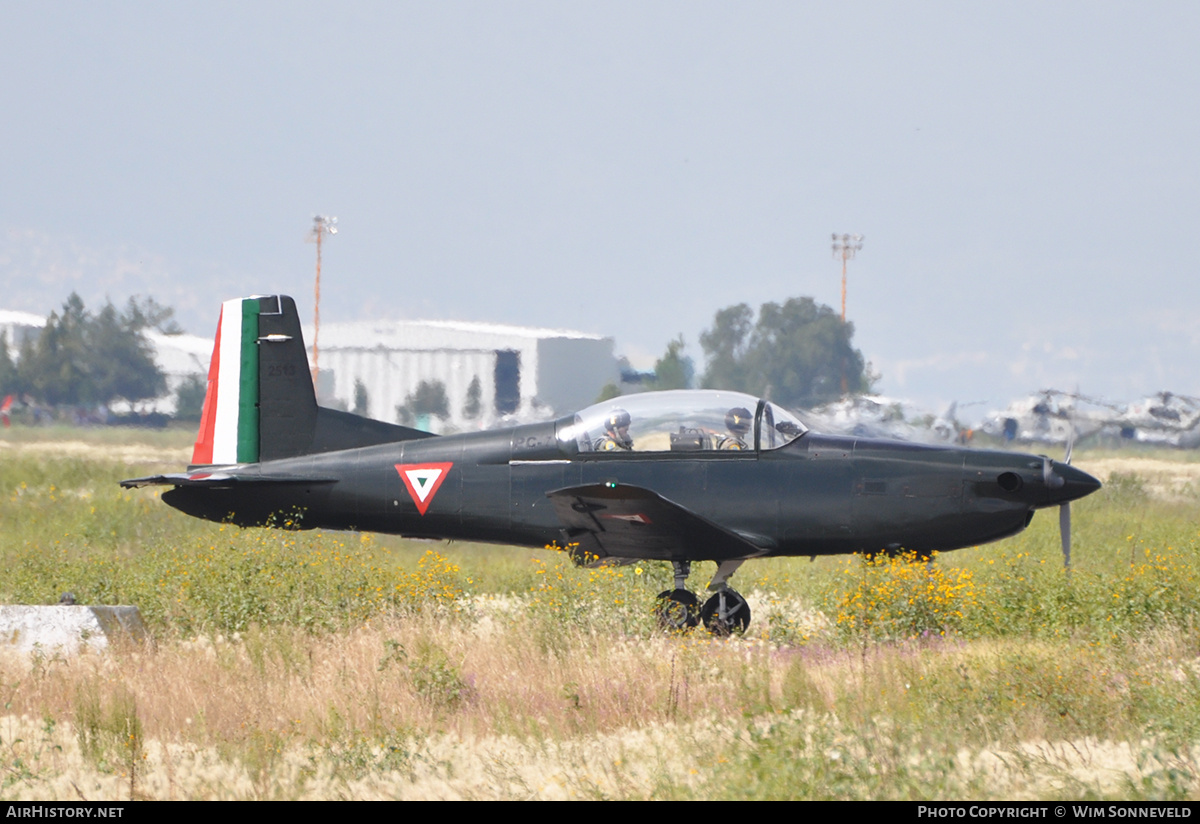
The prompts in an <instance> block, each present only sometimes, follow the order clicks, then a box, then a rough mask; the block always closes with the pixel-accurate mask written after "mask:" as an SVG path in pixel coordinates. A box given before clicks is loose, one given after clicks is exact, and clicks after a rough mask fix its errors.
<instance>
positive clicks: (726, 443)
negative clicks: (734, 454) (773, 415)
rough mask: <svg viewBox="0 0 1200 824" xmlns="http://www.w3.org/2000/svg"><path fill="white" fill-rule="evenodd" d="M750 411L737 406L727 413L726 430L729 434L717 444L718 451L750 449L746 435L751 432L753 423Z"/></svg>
mask: <svg viewBox="0 0 1200 824" xmlns="http://www.w3.org/2000/svg"><path fill="white" fill-rule="evenodd" d="M753 420H754V419H753V417H752V416H751V414H750V410H749V409H746V408H745V407H743V406H735V407H734V408H733V409H730V410H729V411H728V412H726V413H725V428H726V429H728V430H729V434H728V435H726V436H725V437H723V438H721V440H719V441H718V442H717V449H749V448H750V447H749V446H748V445H747V444H746V435H747V434H748V433H749V432H750V424H751V422H752V421H753Z"/></svg>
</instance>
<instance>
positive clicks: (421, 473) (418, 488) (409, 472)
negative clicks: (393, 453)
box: [396, 462, 454, 515]
mask: <svg viewBox="0 0 1200 824" xmlns="http://www.w3.org/2000/svg"><path fill="white" fill-rule="evenodd" d="M452 466H454V464H453V462H448V463H423V464H396V471H397V472H399V473H400V480H402V481H404V485H405V486H406V487H407V488H408V494H409V496H410V497H411V498H412V499H413V503H414V504H416V505H417V512H420V513H421V514H422V515H424V514H425V511H426V510H427V509H429V505H430V504H431V503H433V496H434V495H436V494H437V491H438V488H439V487H440V486H441V485H442V481H444V480H446V476H447V475H449V474H450V467H452Z"/></svg>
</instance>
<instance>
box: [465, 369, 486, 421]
mask: <svg viewBox="0 0 1200 824" xmlns="http://www.w3.org/2000/svg"><path fill="white" fill-rule="evenodd" d="M482 411H483V387H482V386H481V385H480V383H479V376H478V375H476V376H475V377H473V378H471V383H470V385H468V386H467V400H466V402H465V403H464V404H463V417H464V418H466V419H467V420H469V421H471V420H475V419H476V418H478V417H479V413H480V412H482Z"/></svg>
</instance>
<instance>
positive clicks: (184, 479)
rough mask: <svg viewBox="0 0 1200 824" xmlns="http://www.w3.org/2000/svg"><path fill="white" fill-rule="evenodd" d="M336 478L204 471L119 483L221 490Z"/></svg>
mask: <svg viewBox="0 0 1200 824" xmlns="http://www.w3.org/2000/svg"><path fill="white" fill-rule="evenodd" d="M336 482H337V478H305V477H300V476H298V475H263V474H260V473H257V472H235V471H224V472H223V471H221V470H216V471H205V470H195V471H192V472H175V473H171V474H169V475H148V476H146V477H145V478H130V479H128V480H125V481H121V486H123V487H124V488H126V489H136V488H141V487H143V486H201V487H209V488H210V489H221V488H228V487H232V486H238V485H241V484H332V483H336Z"/></svg>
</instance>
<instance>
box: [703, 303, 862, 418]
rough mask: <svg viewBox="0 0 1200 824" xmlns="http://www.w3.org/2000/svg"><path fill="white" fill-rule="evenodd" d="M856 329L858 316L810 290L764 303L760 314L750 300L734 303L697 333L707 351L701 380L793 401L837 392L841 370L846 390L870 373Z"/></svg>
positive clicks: (855, 388)
mask: <svg viewBox="0 0 1200 824" xmlns="http://www.w3.org/2000/svg"><path fill="white" fill-rule="evenodd" d="M853 337H854V325H853V324H850V323H842V320H841V318H840V317H839V316H838V315H837V313H836V312H834V311H833V309H831V308H830V307H828V306H825V305H823V304H819V303H817V302H816V301H814V300H813V299H812V298H790V299H789V300H787V301H786V302H785V303H783V304H782V305H780V304H777V303H764V304H763V305H762V307H761V308H760V309H759V312H758V319H757V321H755V320H754V313H753V311H752V310H751V309H750V307H749V306H747V305H746V304H744V303H742V304H738V305H737V306H731V307H728V308H726V309H722V310H721V311H719V312H717V314H716V317H715V318H714V320H713V327H712V328H711V329H709V330H706V331H705V332H704V333H703V334H701V336H700V345H701V346H702V347H703V348H704V353H705V355H706V357H707V359H708V368H707V369H706V371H705V374H704V381H703V384H704V386H705V387H708V388H711V389H735V390H738V391H742V392H748V393H751V394H755V395H769V396H770V397H771V399H772V400H774V401H777V402H779V403H781V404H783V405H784V406H792V407H802V406H813V405H816V404H819V403H824V402H827V401H831V400H834V399H836V398H837V397H839V396H840V395H841V393H842V377H843V375H844V376H845V379H846V389H847V391H848V392H851V393H856V392H865V391H868V390H869V389H870V382H871V381H870V377H871V376H869V375H868V372H867V369H866V364H865V362H864V360H863V356H862V353H861V352H860V351H858V350H857V349H855V348H854V347H853V345H852V338H853Z"/></svg>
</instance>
